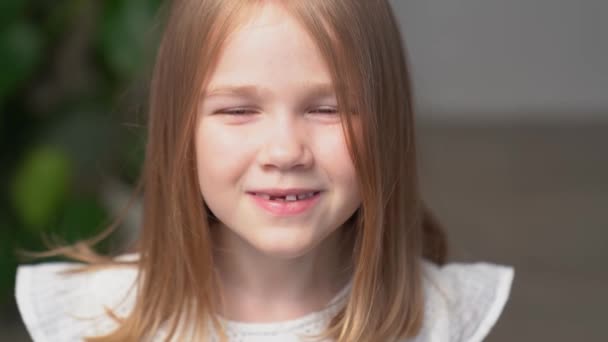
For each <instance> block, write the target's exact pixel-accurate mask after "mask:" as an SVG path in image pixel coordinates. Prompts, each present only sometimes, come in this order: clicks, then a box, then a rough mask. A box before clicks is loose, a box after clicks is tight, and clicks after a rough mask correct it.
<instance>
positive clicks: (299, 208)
mask: <svg viewBox="0 0 608 342" xmlns="http://www.w3.org/2000/svg"><path fill="white" fill-rule="evenodd" d="M248 195H249V196H251V197H252V199H253V201H254V202H255V204H257V205H258V206H259V207H260V208H262V209H264V210H265V211H267V212H269V213H270V214H272V215H275V216H294V215H300V214H303V213H305V212H307V211H308V210H310V209H312V207H314V206H315V204H317V202H318V201H319V199H320V197H321V192H318V193H317V194H316V195H314V196H312V197H309V198H306V199H303V200H297V201H291V202H286V201H283V202H280V201H271V200H267V199H264V198H262V197H260V196H256V195H253V194H248Z"/></svg>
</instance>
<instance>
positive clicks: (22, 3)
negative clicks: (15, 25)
mask: <svg viewBox="0 0 608 342" xmlns="http://www.w3.org/2000/svg"><path fill="white" fill-rule="evenodd" d="M27 3H28V1H26V0H2V1H0V28H2V27H5V26H6V25H7V24H10V23H12V22H13V21H14V20H16V19H20V18H21V17H22V16H23V13H24V12H25V9H26V6H27Z"/></svg>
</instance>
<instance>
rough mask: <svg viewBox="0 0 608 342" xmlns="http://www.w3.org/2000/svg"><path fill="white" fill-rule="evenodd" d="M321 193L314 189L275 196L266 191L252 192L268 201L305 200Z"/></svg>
mask: <svg viewBox="0 0 608 342" xmlns="http://www.w3.org/2000/svg"><path fill="white" fill-rule="evenodd" d="M320 193H321V192H320V191H313V192H308V193H303V194H297V195H285V196H275V195H269V194H264V193H255V192H252V193H251V194H252V195H254V196H256V197H259V198H262V199H265V200H267V201H276V202H296V201H303V200H306V199H309V198H312V197H314V196H317V195H318V194H320Z"/></svg>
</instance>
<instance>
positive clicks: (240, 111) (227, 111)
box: [215, 108, 257, 116]
mask: <svg viewBox="0 0 608 342" xmlns="http://www.w3.org/2000/svg"><path fill="white" fill-rule="evenodd" d="M215 113H216V114H226V115H234V116H241V115H252V114H256V113H257V111H255V110H253V109H250V108H231V109H221V110H218V111H216V112H215Z"/></svg>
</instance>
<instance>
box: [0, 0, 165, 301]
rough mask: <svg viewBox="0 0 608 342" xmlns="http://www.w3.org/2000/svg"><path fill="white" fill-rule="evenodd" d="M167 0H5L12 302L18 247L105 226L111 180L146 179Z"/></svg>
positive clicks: (1, 215) (1, 160) (0, 12)
mask: <svg viewBox="0 0 608 342" xmlns="http://www.w3.org/2000/svg"><path fill="white" fill-rule="evenodd" d="M160 4H161V1H160V0H104V1H99V0H53V1H42V0H2V1H0V114H1V115H0V151H1V152H0V165H2V168H0V177H1V178H2V179H4V180H8V182H3V183H2V184H3V188H2V190H3V191H2V192H0V305H2V304H3V303H10V302H11V300H10V299H11V298H12V288H13V286H14V275H15V269H16V266H17V263H18V262H19V261H18V258H17V257H16V255H15V251H16V249H17V248H20V249H27V250H38V251H42V250H45V249H46V246H45V244H44V240H43V237H44V236H52V235H57V236H59V237H60V238H61V240H62V241H65V242H67V243H72V242H75V241H78V240H80V239H84V238H88V237H91V236H93V235H95V234H96V233H98V232H100V231H101V230H102V229H103V228H105V225H107V224H108V222H109V220H110V215H111V213H109V212H108V210H107V209H106V208H107V206H106V205H104V202H103V199H102V190H103V189H102V186H103V184H104V183H105V180H107V179H118V180H120V181H122V182H124V183H127V184H132V183H133V182H134V181H135V180H136V179H137V177H138V175H139V170H140V165H141V162H142V160H143V150H144V139H145V137H144V134H145V133H144V131H143V127H142V126H143V124H142V123H141V121H142V119H141V118H142V117H143V113H144V110H145V105H144V104H145V102H146V99H145V89H146V87H145V84H146V77H145V76H146V75H148V74H149V69H150V68H149V66H150V64H151V62H152V57H153V52H154V49H155V47H156V42H157V37H158V35H157V32H155V29H154V28H155V27H156V26H157V21H158V18H157V13H158V9H159V6H160ZM100 248H101V249H102V250H103V249H104V248H107V245H101V247H100Z"/></svg>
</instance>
